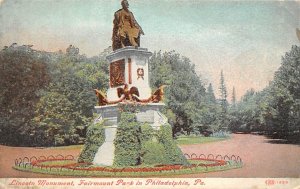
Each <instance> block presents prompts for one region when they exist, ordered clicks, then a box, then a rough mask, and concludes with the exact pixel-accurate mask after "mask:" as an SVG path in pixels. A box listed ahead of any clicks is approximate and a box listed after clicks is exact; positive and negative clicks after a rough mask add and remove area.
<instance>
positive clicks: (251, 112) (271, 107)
mask: <svg viewBox="0 0 300 189" xmlns="http://www.w3.org/2000/svg"><path fill="white" fill-rule="evenodd" d="M231 116H232V120H233V121H232V122H231V129H232V130H233V131H243V132H261V133H264V134H267V135H270V136H272V137H276V138H282V139H287V140H289V141H291V142H299V139H300V47H298V46H293V47H292V49H291V51H290V52H288V53H286V54H285V56H284V57H282V64H281V67H280V68H279V69H278V71H277V72H276V73H275V75H274V80H273V81H272V82H271V83H270V85H269V86H267V87H266V88H265V89H264V90H262V91H261V92H255V91H254V90H249V91H248V92H247V93H246V94H245V95H244V96H243V98H242V100H241V102H239V103H238V104H237V105H236V107H235V108H232V111H231Z"/></svg>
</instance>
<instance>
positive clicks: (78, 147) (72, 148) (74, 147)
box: [49, 144, 83, 150]
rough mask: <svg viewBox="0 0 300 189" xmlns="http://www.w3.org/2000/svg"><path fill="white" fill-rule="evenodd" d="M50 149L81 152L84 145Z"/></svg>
mask: <svg viewBox="0 0 300 189" xmlns="http://www.w3.org/2000/svg"><path fill="white" fill-rule="evenodd" d="M49 148H54V149H59V150H77V149H79V150H81V149H82V148H83V145H82V144H79V145H71V146H53V147H49Z"/></svg>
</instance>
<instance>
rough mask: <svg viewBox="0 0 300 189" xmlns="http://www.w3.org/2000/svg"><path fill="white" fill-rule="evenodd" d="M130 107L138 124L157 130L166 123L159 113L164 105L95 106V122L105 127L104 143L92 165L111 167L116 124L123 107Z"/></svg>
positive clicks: (123, 104)
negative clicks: (96, 116)
mask: <svg viewBox="0 0 300 189" xmlns="http://www.w3.org/2000/svg"><path fill="white" fill-rule="evenodd" d="M126 105H128V106H132V107H134V108H135V110H136V112H137V113H135V115H136V118H137V121H138V122H141V123H148V124H149V125H151V126H152V128H153V129H155V130H159V128H160V126H161V125H164V124H166V123H168V119H167V117H166V116H165V115H163V114H162V113H161V112H160V111H161V109H162V108H163V107H164V106H165V104H164V103H148V104H136V103H130V102H129V103H127V102H124V103H119V104H114V105H107V106H95V111H96V113H97V114H98V115H99V116H98V118H97V119H96V120H95V122H96V123H97V122H100V121H103V120H104V125H105V126H106V127H105V142H104V143H103V144H102V145H101V146H100V147H99V149H98V151H97V153H96V155H95V157H94V160H93V164H95V165H104V166H112V165H113V159H114V151H115V146H114V139H115V137H116V132H117V127H118V122H119V121H120V116H121V113H122V111H123V110H122V108H123V107H124V106H126Z"/></svg>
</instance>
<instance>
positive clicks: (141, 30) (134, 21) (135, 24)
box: [130, 12, 145, 35]
mask: <svg viewBox="0 0 300 189" xmlns="http://www.w3.org/2000/svg"><path fill="white" fill-rule="evenodd" d="M130 14H131V18H132V22H133V24H134V26H135V27H136V28H138V29H139V30H140V33H141V34H142V35H145V33H144V31H143V29H142V27H141V26H140V25H139V23H138V22H137V21H136V19H135V18H134V16H133V14H132V12H130Z"/></svg>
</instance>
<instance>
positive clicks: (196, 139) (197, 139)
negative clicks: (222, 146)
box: [176, 136, 230, 145]
mask: <svg viewBox="0 0 300 189" xmlns="http://www.w3.org/2000/svg"><path fill="white" fill-rule="evenodd" d="M226 139H230V137H202V136H180V137H178V138H177V139H176V142H177V144H178V145H187V144H202V143H208V142H217V141H222V140H226Z"/></svg>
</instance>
